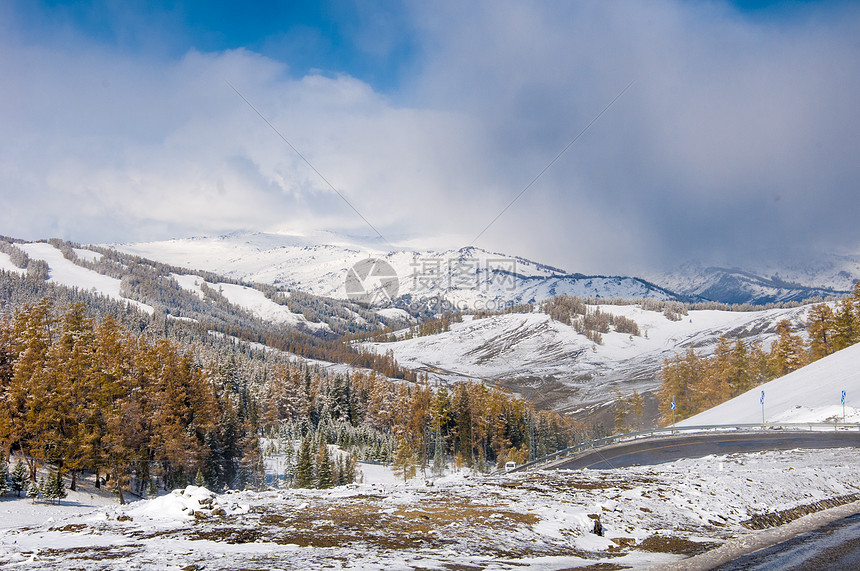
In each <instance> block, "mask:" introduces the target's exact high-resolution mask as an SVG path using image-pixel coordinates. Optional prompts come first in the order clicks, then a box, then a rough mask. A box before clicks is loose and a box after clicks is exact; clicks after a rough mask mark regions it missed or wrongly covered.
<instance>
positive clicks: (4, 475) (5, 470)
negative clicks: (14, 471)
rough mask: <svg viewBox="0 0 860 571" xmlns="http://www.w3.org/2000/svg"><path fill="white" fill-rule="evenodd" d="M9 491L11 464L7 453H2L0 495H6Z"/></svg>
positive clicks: (0, 458)
mask: <svg viewBox="0 0 860 571" xmlns="http://www.w3.org/2000/svg"><path fill="white" fill-rule="evenodd" d="M8 491H9V465H8V464H7V463H6V454H0V496H5V495H6V493H7V492H8Z"/></svg>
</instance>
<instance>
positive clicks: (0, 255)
mask: <svg viewBox="0 0 860 571" xmlns="http://www.w3.org/2000/svg"><path fill="white" fill-rule="evenodd" d="M0 270H3V271H6V272H14V273H16V274H21V275H22V276H23V275H24V274H26V273H27V270H22V269H21V268H19V267H18V266H16V265H15V264H13V263H12V258H11V257H9V254H6V253H4V252H0Z"/></svg>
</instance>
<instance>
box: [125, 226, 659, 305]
mask: <svg viewBox="0 0 860 571" xmlns="http://www.w3.org/2000/svg"><path fill="white" fill-rule="evenodd" d="M111 247H113V248H116V249H118V250H120V251H123V252H128V253H132V254H136V255H139V256H142V257H145V258H149V259H153V260H157V261H160V262H164V263H167V264H171V265H174V266H179V267H184V268H189V269H199V270H208V271H211V272H215V273H218V274H220V275H224V276H228V277H231V278H236V279H241V280H244V281H249V282H258V283H268V284H274V285H278V286H283V287H288V288H295V289H299V290H302V291H306V292H308V293H312V294H315V295H321V296H327V297H334V298H339V299H344V298H345V297H346V295H347V294H346V290H345V287H344V283H345V280H346V276H347V272H348V271H349V269H350V268H352V267H353V265H354V264H356V263H357V262H359V261H361V260H364V259H367V258H376V259H381V260H384V261H385V262H386V263H387V264H389V265H390V267H391V269H392V270H393V271H394V273H395V274H396V277H397V283H398V296H411V298H412V299H417V298H432V297H435V296H439V297H442V298H444V299H446V300H448V301H449V302H450V303H452V304H454V305H455V306H456V307H459V308H462V309H473V310H481V309H495V308H497V307H499V306H501V305H503V304H506V303H526V302H532V301H542V300H544V299H546V298H548V297H552V296H555V295H560V294H570V295H580V296H585V297H623V298H641V297H650V298H656V299H675V298H676V296H675V295H674V294H673V293H671V292H669V291H665V290H662V289H660V288H658V287H656V286H654V285H653V284H650V283H648V282H645V281H643V280H640V279H638V278H631V277H605V276H583V275H578V274H569V273H567V272H565V271H564V270H561V269H558V268H553V267H550V266H546V265H543V264H539V263H536V262H533V261H531V260H526V259H524V258H518V257H515V256H507V255H504V254H498V253H493V252H487V251H485V250H481V249H479V248H461V249H459V250H423V251H419V250H413V249H406V248H396V247H395V248H392V247H390V246H388V245H385V246H384V247H383V246H380V245H379V244H377V243H374V242H360V241H354V240H350V239H346V238H344V237H339V236H334V235H330V234H321V235H316V236H312V237H304V236H290V235H282V234H262V233H235V234H230V235H227V236H219V237H210V238H190V239H181V240H169V241H164V242H146V243H138V244H120V245H112V246H111Z"/></svg>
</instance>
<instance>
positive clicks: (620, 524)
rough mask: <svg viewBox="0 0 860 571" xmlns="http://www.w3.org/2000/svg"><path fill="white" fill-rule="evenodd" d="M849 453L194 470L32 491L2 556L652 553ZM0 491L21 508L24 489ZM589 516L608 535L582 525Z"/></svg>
mask: <svg viewBox="0 0 860 571" xmlns="http://www.w3.org/2000/svg"><path fill="white" fill-rule="evenodd" d="M855 460H856V451H855V450H845V449H839V450H822V451H800V450H796V451H791V452H761V453H754V454H743V455H741V454H738V455H730V456H719V457H717V456H710V457H707V458H703V459H697V460H682V461H678V462H673V463H668V464H661V465H659V466H653V467H635V468H627V469H618V470H606V471H591V470H583V471H574V472H566V471H556V472H552V471H546V472H536V473H514V474H507V475H503V476H494V477H477V476H474V475H469V474H467V473H460V474H451V475H447V476H445V477H442V478H438V479H436V480H435V481H432V482H426V481H425V480H424V479H423V478H416V479H413V480H411V481H409V482H408V483H403V482H401V481H394V480H386V481H375V482H374V481H370V478H366V479H365V483H363V484H356V485H349V486H342V487H338V488H334V489H331V490H298V489H271V490H269V491H264V492H251V491H246V492H234V493H226V494H221V495H214V494H211V493H210V492H208V490H205V489H202V488H196V487H193V486H191V487H188V488H186V489H184V490H178V491H174V492H172V493H171V494H167V495H163V496H160V497H158V498H155V499H153V500H143V501H139V502H135V503H132V504H130V505H127V506H118V505H112V506H100V507H97V508H94V509H91V511H89V513H69V512H68V511H66V512H61V511H59V510H58V508H55V507H52V506H48V505H39V506H36V507H39V508H42V509H43V516H44V518H45V519H44V521H43V522H42V523H40V524H35V523H33V522H27V523H26V524H19V523H15V522H14V520H11V521H10V520H8V519H7V520H4V522H3V523H2V524H0V526H2V527H0V561H3V562H4V563H5V565H6V566H8V567H10V568H16V567H17V568H31V567H39V568H42V569H66V568H69V567H77V568H86V569H128V568H137V569H183V568H198V569H202V568H205V569H212V570H216V569H236V568H242V569H271V568H278V569H323V568H329V569H331V568H333V569H380V570H382V569H417V568H421V569H439V570H442V569H450V568H451V567H452V566H462V567H476V568H482V569H498V570H501V569H510V570H513V569H545V570H553V569H566V568H571V567H579V566H589V565H593V566H596V565H602V566H604V567H606V568H610V566H617V567H612V568H624V567H634V568H644V567H649V566H654V567H657V568H662V567H664V566H666V565H670V564H672V563H674V562H679V561H682V560H683V559H684V558H686V557H689V556H691V555H694V554H697V553H700V552H703V551H707V550H708V549H712V548H715V547H717V546H719V545H721V544H724V543H725V542H735V541H738V540H739V539H743V538H751V537H755V536H756V535H757V533H758V532H755V531H751V530H750V529H749V526H750V524H749V523H747V524H746V525H745V522H748V520H750V519H751V518H753V517H755V516H761V515H763V514H774V513H776V512H780V511H782V510H788V509H793V508H797V507H799V506H810V505H813V504H815V503H816V502H820V501H823V500H828V499H831V500H832V499H834V498H838V499H839V501H841V502H843V503H844V502H848V501H851V500H853V499H856V498H857V497H858V495H857V494H858V493H860V487H858V484H857V482H858V481H860V465H858V464H857V462H856V461H855ZM381 470H383V471H384V470H385V469H381ZM385 478H386V477H385V476H383V479H385ZM431 483H432V485H430V484H431ZM0 506H3V507H4V508H6V509H10V510H11V511H16V510H17V509H18V507H19V506H20V507H21V508H22V509H23V507H24V506H29V500H15V499H5V500H3V502H2V503H0ZM7 506H8V507H7ZM28 509H29V508H28ZM597 517H599V518H600V522H601V524H602V526H603V530H604V535H603V536H599V535H596V534H594V533H593V530H594V518H597ZM48 518H53V519H51V520H49V519H48ZM783 519H784V518H783Z"/></svg>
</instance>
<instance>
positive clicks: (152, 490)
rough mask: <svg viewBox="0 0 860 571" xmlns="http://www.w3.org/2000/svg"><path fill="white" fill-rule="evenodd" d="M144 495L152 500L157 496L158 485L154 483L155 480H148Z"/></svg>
mask: <svg viewBox="0 0 860 571" xmlns="http://www.w3.org/2000/svg"><path fill="white" fill-rule="evenodd" d="M146 495H147V496H148V497H150V498H154V497H155V496H157V495H158V484H156V483H155V478H150V479H149V486H148V487H147V488H146Z"/></svg>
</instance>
